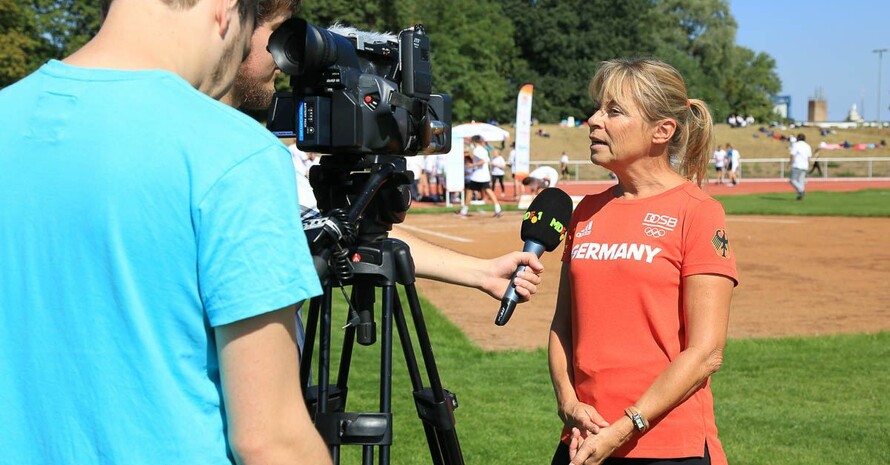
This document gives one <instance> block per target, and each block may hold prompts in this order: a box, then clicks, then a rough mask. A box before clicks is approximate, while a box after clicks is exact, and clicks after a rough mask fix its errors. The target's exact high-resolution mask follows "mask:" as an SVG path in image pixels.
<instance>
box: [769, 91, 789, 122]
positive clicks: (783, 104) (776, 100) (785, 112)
mask: <svg viewBox="0 0 890 465" xmlns="http://www.w3.org/2000/svg"><path fill="white" fill-rule="evenodd" d="M771 100H772V102H773V113H775V114H777V115H779V116H781V117H782V118H785V119H793V117H792V116H791V96H790V95H773V96H772V97H771Z"/></svg>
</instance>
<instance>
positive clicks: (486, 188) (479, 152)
mask: <svg viewBox="0 0 890 465" xmlns="http://www.w3.org/2000/svg"><path fill="white" fill-rule="evenodd" d="M469 149H470V151H469V157H470V159H469V163H468V164H467V165H466V166H467V169H469V170H471V171H470V175H469V177H468V178H467V185H466V188H465V196H466V198H467V199H469V198H470V195H471V194H472V192H478V193H479V194H480V195H483V196H485V197H488V199H489V200H491V203H492V204H493V205H494V216H495V218H500V217H501V216H502V215H503V212H502V211H501V204H500V203H499V202H498V198H497V196H496V195H494V191H493V190H491V170H490V169H489V167H488V165H489V163H490V162H491V160H490V159H489V157H488V150H487V149H486V148H485V140H484V139H482V136H479V135H475V136H473V137H471V138H470V147H469ZM469 211H470V205H469V202H467V204H465V205H464V206H463V207H461V209H460V211H459V212H457V214H458V215H459V216H461V217H464V218H466V217H468V216H469Z"/></svg>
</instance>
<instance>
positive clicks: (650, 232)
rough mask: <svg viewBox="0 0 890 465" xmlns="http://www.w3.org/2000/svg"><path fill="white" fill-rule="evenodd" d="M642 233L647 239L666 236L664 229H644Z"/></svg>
mask: <svg viewBox="0 0 890 465" xmlns="http://www.w3.org/2000/svg"><path fill="white" fill-rule="evenodd" d="M643 232H644V233H646V235H647V236H649V237H664V235H665V234H667V232H666V231H665V230H664V229H661V228H652V227H649V228H646V229H644V230H643Z"/></svg>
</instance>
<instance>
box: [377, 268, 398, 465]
mask: <svg viewBox="0 0 890 465" xmlns="http://www.w3.org/2000/svg"><path fill="white" fill-rule="evenodd" d="M382 295H383V299H382V300H383V312H382V313H383V315H382V316H381V318H382V321H381V323H382V325H383V326H382V327H381V331H380V332H381V339H382V341H381V344H380V411H381V412H383V413H392V318H393V305H394V302H393V301H394V298H393V297H394V296H396V292H395V286H391V285H390V286H384V287H383V291H382ZM390 428H392V425H390ZM391 447H392V446H390V445H389V444H386V445H381V446H380V465H389V460H390V451H391Z"/></svg>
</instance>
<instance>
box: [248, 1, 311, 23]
mask: <svg viewBox="0 0 890 465" xmlns="http://www.w3.org/2000/svg"><path fill="white" fill-rule="evenodd" d="M299 6H300V0H259V4H258V5H257V14H256V22H257V24H263V23H265V22H267V21H269V20H271V19H272V18H275V17H276V16H278V15H279V14H281V13H284V12H287V13H290V14H293V13H295V12H296V10H297V8H298V7H299Z"/></svg>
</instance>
